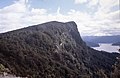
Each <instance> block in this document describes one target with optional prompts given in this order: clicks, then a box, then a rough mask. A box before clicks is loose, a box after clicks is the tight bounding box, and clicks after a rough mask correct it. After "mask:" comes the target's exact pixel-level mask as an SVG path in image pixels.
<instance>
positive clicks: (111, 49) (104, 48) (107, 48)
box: [92, 43, 120, 53]
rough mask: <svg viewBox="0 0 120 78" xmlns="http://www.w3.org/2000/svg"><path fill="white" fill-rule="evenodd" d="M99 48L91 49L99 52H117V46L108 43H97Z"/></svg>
mask: <svg viewBox="0 0 120 78" xmlns="http://www.w3.org/2000/svg"><path fill="white" fill-rule="evenodd" d="M99 45H100V47H92V48H94V49H96V50H99V51H107V52H110V53H112V52H118V49H119V48H120V47H119V46H112V44H110V43H99Z"/></svg>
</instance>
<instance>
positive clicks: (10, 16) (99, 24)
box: [0, 0, 120, 35]
mask: <svg viewBox="0 0 120 78" xmlns="http://www.w3.org/2000/svg"><path fill="white" fill-rule="evenodd" d="M80 1H81V2H80ZM86 1H87V0H76V3H85V2H86ZM90 1H91V2H89V3H88V5H89V6H91V7H92V6H94V5H97V4H98V3H99V4H100V6H99V8H98V11H96V12H95V14H93V15H90V14H88V13H87V12H81V11H77V10H74V9H71V10H70V11H69V12H67V13H66V14H61V12H60V11H61V10H60V7H58V9H57V10H56V12H55V13H48V10H46V9H43V8H31V9H30V8H29V6H30V5H29V4H28V1H27V0H19V1H16V2H14V4H12V5H9V6H6V7H4V8H2V9H0V32H6V31H9V30H14V29H19V28H22V27H26V26H30V25H34V24H40V23H43V22H47V21H54V20H56V21H61V22H67V21H75V22H76V23H77V25H78V29H79V31H80V32H81V34H82V35H110V34H116V35H117V34H119V33H120V26H119V24H120V20H119V11H114V12H111V11H110V8H111V7H113V5H112V4H114V6H116V5H118V3H117V1H116V0H115V1H116V2H115V1H114V0H109V1H110V2H109V1H108V0H90ZM103 1H105V2H107V1H108V3H104V2H103ZM102 5H103V6H102ZM89 6H88V7H89ZM105 7H106V8H105ZM105 9H106V10H105ZM111 29H112V30H111ZM109 30H110V31H109ZM112 31H113V32H112Z"/></svg>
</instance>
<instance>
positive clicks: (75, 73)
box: [0, 21, 119, 78]
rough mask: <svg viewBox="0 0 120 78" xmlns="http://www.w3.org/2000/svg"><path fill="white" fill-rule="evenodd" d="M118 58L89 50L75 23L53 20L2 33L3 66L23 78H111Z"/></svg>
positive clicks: (0, 35)
mask: <svg viewBox="0 0 120 78" xmlns="http://www.w3.org/2000/svg"><path fill="white" fill-rule="evenodd" d="M118 55H119V54H117V53H115V54H114V53H112V54H111V53H106V52H99V51H97V50H94V49H91V48H89V47H87V46H86V44H85V42H83V40H82V39H81V37H80V34H79V32H78V29H77V25H76V24H75V22H73V21H71V22H66V23H62V22H57V21H52V22H47V23H44V24H39V25H34V26H30V27H27V28H23V29H19V30H15V31H11V32H7V33H3V34H0V64H3V65H4V66H6V67H7V68H9V70H10V71H11V72H12V73H13V74H15V75H17V76H21V77H32V78H90V77H93V78H98V77H101V76H102V75H105V76H106V77H110V72H111V71H112V65H113V64H114V63H115V61H116V59H115V58H116V56H118ZM103 71H104V72H103ZM101 72H102V74H99V73H101Z"/></svg>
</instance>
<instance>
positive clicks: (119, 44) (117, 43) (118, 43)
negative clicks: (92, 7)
mask: <svg viewBox="0 0 120 78" xmlns="http://www.w3.org/2000/svg"><path fill="white" fill-rule="evenodd" d="M112 45H114V46H120V42H116V43H113V44H112Z"/></svg>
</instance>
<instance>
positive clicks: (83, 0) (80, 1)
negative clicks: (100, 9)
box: [75, 0, 87, 4]
mask: <svg viewBox="0 0 120 78" xmlns="http://www.w3.org/2000/svg"><path fill="white" fill-rule="evenodd" d="M85 2H87V0H75V4H82V3H85Z"/></svg>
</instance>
